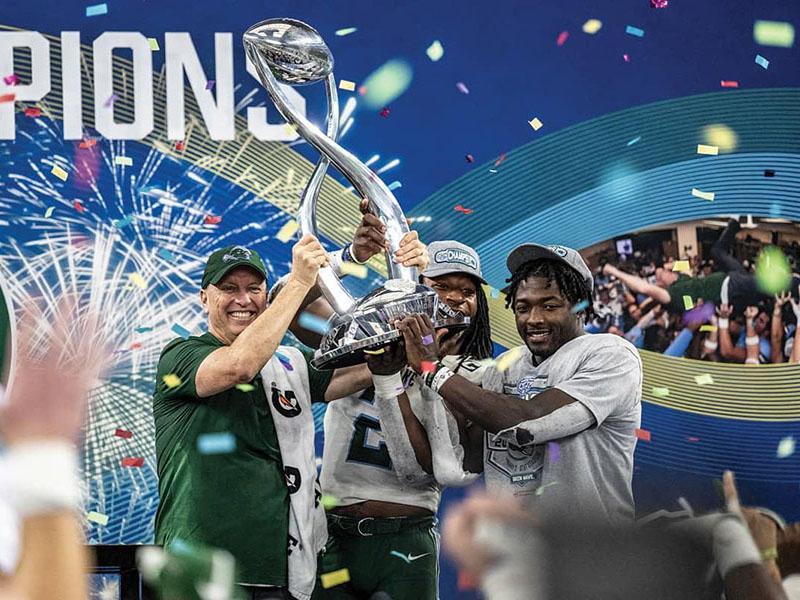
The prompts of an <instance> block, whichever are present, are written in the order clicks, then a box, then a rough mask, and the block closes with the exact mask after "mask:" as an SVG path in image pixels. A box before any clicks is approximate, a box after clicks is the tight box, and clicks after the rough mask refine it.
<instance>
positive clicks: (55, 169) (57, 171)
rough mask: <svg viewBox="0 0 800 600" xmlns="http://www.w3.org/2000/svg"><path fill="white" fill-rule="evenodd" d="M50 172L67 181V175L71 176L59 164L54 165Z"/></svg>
mask: <svg viewBox="0 0 800 600" xmlns="http://www.w3.org/2000/svg"><path fill="white" fill-rule="evenodd" d="M50 173H52V174H53V175H55V176H56V177H58V178H59V179H60V180H61V181H66V180H67V177H69V175H68V173H67V172H66V171H65V170H64V169H62V168H61V167H59V166H58V165H53V169H52V170H51V171H50Z"/></svg>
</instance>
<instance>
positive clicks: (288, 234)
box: [275, 219, 300, 244]
mask: <svg viewBox="0 0 800 600" xmlns="http://www.w3.org/2000/svg"><path fill="white" fill-rule="evenodd" d="M299 227H300V225H299V224H298V223H297V221H295V220H294V219H289V220H288V221H286V224H285V225H284V226H283V227H281V230H280V231H279V232H278V235H277V236H275V237H277V238H278V239H279V240H280V241H281V242H283V243H284V244H285V243H286V242H288V241H289V240H291V239H292V238H293V237H294V234H295V233H296V232H297V230H298V229H299Z"/></svg>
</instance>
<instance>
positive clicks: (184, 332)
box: [172, 323, 192, 338]
mask: <svg viewBox="0 0 800 600" xmlns="http://www.w3.org/2000/svg"><path fill="white" fill-rule="evenodd" d="M172 332H173V333H174V334H175V335H179V336H181V337H182V338H188V337H189V336H190V335H192V332H191V331H189V330H188V329H186V327H181V326H180V325H178V324H177V323H175V325H173V326H172Z"/></svg>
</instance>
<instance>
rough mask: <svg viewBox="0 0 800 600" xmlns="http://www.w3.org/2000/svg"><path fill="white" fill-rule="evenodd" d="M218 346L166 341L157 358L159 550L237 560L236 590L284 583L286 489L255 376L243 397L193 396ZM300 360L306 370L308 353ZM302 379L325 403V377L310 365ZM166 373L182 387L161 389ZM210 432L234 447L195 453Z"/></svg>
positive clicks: (234, 393) (229, 393)
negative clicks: (181, 547) (196, 545)
mask: <svg viewBox="0 0 800 600" xmlns="http://www.w3.org/2000/svg"><path fill="white" fill-rule="evenodd" d="M223 346H224V344H223V343H222V342H221V341H220V340H218V339H217V338H215V337H214V336H213V335H211V334H210V333H205V334H203V335H201V336H196V337H190V338H188V339H178V340H173V341H172V342H170V343H169V344H168V345H167V347H166V348H164V351H163V352H162V353H161V358H160V359H159V362H158V370H157V374H156V387H155V393H154V395H153V417H154V419H155V426H156V457H157V460H158V491H159V495H160V503H159V506H158V511H157V513H156V524H155V528H156V543H157V544H168V543H169V542H171V541H172V540H175V539H183V540H185V541H189V542H200V543H202V544H207V545H209V546H215V547H217V548H224V549H225V550H228V551H229V552H231V554H233V556H234V557H235V558H236V561H237V563H238V568H239V583H247V584H256V585H277V586H285V585H286V584H287V573H286V569H287V567H286V558H287V554H286V552H287V544H288V531H289V492H288V490H287V487H286V481H285V478H284V474H283V463H282V461H281V453H280V450H279V447H278V438H277V435H276V433H275V424H274V423H273V420H272V415H271V413H270V409H269V404H268V401H267V395H266V393H265V391H264V386H263V384H262V381H261V376H260V375H258V376H257V377H256V378H255V380H254V381H252V382H251V383H252V385H253V386H254V388H253V389H252V390H249V391H245V390H241V389H237V388H235V387H234V388H231V389H229V390H225V391H224V392H221V393H219V394H216V395H214V396H210V397H208V398H199V397H198V396H197V390H196V388H195V376H196V375H197V369H198V368H199V366H200V363H202V362H203V360H204V359H205V358H206V357H207V356H208V355H209V354H210V353H211V352H213V351H214V350H217V349H218V348H221V347H223ZM303 355H304V356H305V358H306V362H307V363H309V362H310V360H311V357H312V356H313V353H312V352H311V351H310V350H307V349H306V350H303ZM308 373H309V380H310V381H309V383H310V386H309V387H310V389H311V399H312V401H321V400H323V398H324V397H325V390H326V388H327V386H328V382H329V381H330V379H331V375H332V372H331V371H317V370H316V369H314V368H313V367H312V366H311V365H310V364H309V365H308ZM165 375H176V376H177V377H179V378H180V384H179V385H177V386H174V387H172V388H169V387H167V385H166V384H165V382H164V379H163V378H164V376H165ZM215 433H216V434H220V433H221V434H231V435H232V436H233V439H235V448H234V449H233V450H232V451H229V452H221V453H203V452H201V450H200V449H199V448H198V437H200V436H202V435H204V434H215ZM217 439H218V438H217Z"/></svg>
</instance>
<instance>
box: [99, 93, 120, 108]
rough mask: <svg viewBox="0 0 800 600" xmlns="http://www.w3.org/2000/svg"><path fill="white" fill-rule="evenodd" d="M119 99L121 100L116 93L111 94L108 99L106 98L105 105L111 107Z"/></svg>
mask: <svg viewBox="0 0 800 600" xmlns="http://www.w3.org/2000/svg"><path fill="white" fill-rule="evenodd" d="M117 100H119V96H117V95H116V94H111V95H110V96H109V97H108V100H106V101H105V102H104V103H103V106H105V107H106V108H109V107H110V106H111V105H112V104H114V102H116V101H117Z"/></svg>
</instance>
